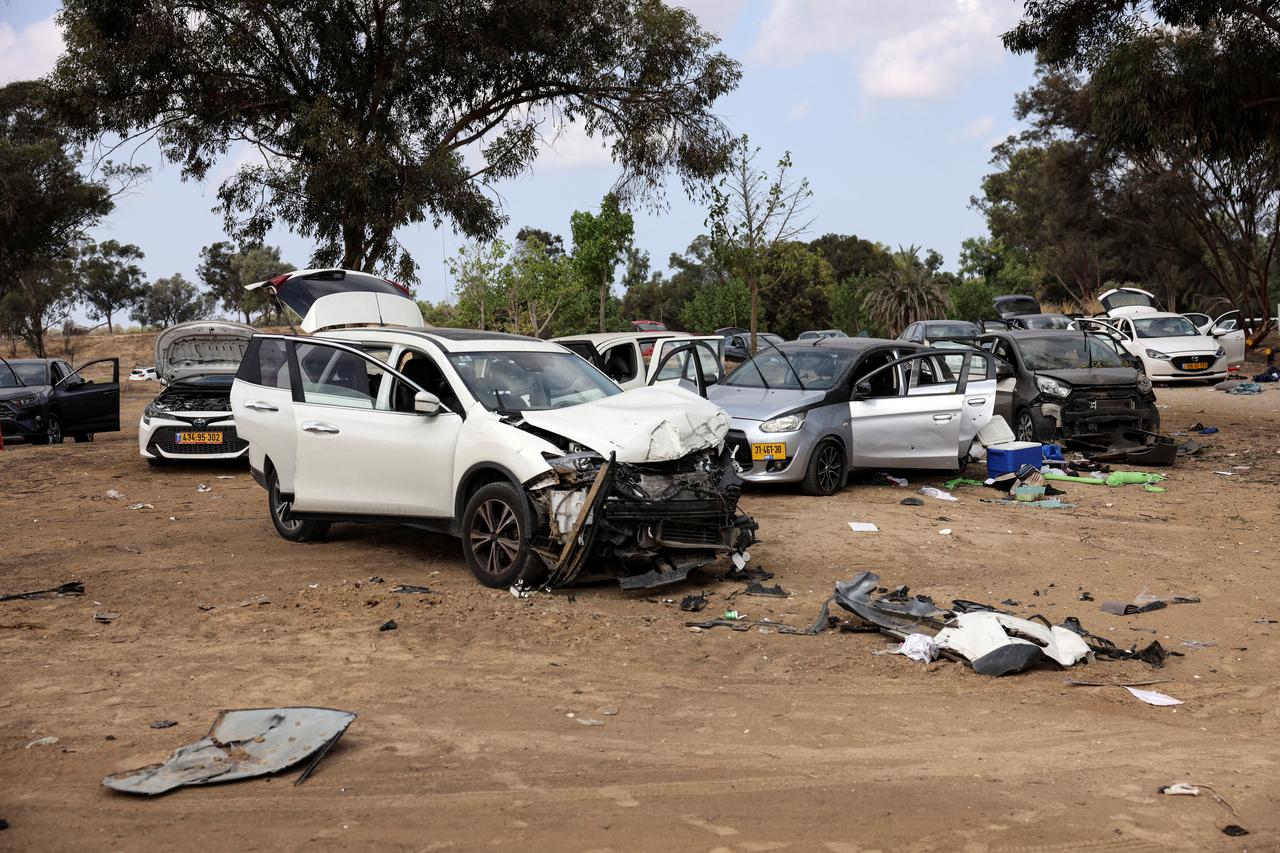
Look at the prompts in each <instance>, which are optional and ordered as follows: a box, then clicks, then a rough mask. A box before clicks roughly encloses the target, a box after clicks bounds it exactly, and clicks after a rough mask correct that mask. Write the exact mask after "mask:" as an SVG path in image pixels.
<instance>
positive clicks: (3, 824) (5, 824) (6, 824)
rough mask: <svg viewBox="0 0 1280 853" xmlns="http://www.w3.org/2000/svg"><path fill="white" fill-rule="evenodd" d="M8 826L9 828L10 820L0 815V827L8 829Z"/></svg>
mask: <svg viewBox="0 0 1280 853" xmlns="http://www.w3.org/2000/svg"><path fill="white" fill-rule="evenodd" d="M8 828H9V821H7V820H5V819H4V818H2V817H0V829H8Z"/></svg>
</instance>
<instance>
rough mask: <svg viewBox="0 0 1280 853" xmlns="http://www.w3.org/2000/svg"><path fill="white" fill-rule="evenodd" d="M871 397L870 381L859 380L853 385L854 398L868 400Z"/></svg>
mask: <svg viewBox="0 0 1280 853" xmlns="http://www.w3.org/2000/svg"><path fill="white" fill-rule="evenodd" d="M870 398H871V383H870V382H859V383H858V384H857V385H855V386H853V399H855V400H868V399H870Z"/></svg>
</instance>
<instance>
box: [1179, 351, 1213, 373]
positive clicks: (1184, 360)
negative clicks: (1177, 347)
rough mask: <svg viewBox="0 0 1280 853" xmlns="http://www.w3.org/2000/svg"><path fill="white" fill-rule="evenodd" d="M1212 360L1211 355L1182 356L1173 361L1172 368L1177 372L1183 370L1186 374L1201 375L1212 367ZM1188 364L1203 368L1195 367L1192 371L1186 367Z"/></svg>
mask: <svg viewBox="0 0 1280 853" xmlns="http://www.w3.org/2000/svg"><path fill="white" fill-rule="evenodd" d="M1213 362H1214V358H1213V356H1212V355H1208V354H1206V355H1182V356H1178V357H1177V358H1175V359H1173V366H1174V367H1176V368H1178V369H1179V370H1185V371H1187V372H1188V373H1203V372H1204V371H1206V370H1209V369H1210V368H1212V367H1213ZM1188 364H1203V365H1204V367H1197V368H1195V369H1194V370H1192V369H1191V368H1189V367H1187V365H1188Z"/></svg>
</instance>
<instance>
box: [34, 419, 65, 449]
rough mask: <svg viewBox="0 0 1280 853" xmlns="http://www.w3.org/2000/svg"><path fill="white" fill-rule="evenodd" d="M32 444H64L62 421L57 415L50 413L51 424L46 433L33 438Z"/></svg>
mask: <svg viewBox="0 0 1280 853" xmlns="http://www.w3.org/2000/svg"><path fill="white" fill-rule="evenodd" d="M31 443H32V444H62V421H60V420H58V416H57V415H49V425H48V426H47V427H46V429H45V434H44V435H39V436H36V437H34V438H32V439H31Z"/></svg>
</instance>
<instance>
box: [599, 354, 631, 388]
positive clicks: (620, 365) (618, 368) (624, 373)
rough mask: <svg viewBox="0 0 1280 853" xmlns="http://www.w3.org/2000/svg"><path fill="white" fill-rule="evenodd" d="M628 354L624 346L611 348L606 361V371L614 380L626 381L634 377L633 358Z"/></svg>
mask: <svg viewBox="0 0 1280 853" xmlns="http://www.w3.org/2000/svg"><path fill="white" fill-rule="evenodd" d="M627 355H628V353H627V350H626V349H625V348H624V347H614V348H613V349H611V350H609V357H608V358H606V359H605V361H604V372H605V375H606V376H608V377H609V378H610V379H612V380H613V381H614V382H625V381H627V380H628V379H631V378H633V373H634V372H633V371H632V365H631V359H629V358H628V357H627Z"/></svg>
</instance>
